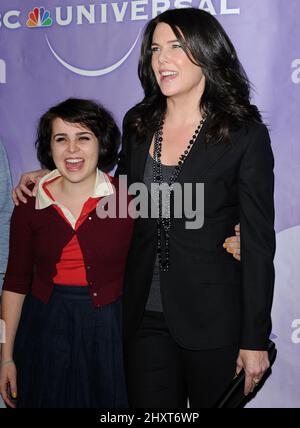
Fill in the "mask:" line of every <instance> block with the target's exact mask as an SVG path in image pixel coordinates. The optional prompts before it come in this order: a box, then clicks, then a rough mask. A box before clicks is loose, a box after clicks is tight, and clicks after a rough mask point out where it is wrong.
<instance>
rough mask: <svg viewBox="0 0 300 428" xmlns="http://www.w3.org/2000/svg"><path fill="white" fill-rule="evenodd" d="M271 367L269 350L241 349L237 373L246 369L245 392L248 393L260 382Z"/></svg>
mask: <svg viewBox="0 0 300 428" xmlns="http://www.w3.org/2000/svg"><path fill="white" fill-rule="evenodd" d="M269 367H270V362H269V357H268V352H267V351H249V350H245V349H240V352H239V356H238V359H237V362H236V373H237V374H238V373H239V372H240V371H241V370H242V369H244V370H245V387H244V394H245V395H248V394H249V393H250V392H253V391H254V388H255V387H256V386H257V384H258V383H259V382H260V380H261V378H262V376H263V374H264V373H265V371H266V370H268V368H269Z"/></svg>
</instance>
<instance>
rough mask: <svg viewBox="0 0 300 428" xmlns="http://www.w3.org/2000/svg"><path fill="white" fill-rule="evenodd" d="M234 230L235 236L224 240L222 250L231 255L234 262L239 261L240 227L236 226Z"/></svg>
mask: <svg viewBox="0 0 300 428" xmlns="http://www.w3.org/2000/svg"><path fill="white" fill-rule="evenodd" d="M234 230H235V236H230V237H229V238H227V239H225V242H224V244H223V248H225V249H226V251H227V252H228V253H231V254H232V255H233V257H234V258H235V259H236V260H238V261H241V241H240V225H239V224H237V225H236V226H235V228H234Z"/></svg>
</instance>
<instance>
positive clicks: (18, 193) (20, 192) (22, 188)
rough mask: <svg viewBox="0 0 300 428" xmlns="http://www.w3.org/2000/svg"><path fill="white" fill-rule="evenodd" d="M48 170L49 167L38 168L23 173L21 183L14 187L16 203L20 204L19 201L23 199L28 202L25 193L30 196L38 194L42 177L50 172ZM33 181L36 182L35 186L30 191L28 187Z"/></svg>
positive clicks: (13, 195)
mask: <svg viewBox="0 0 300 428" xmlns="http://www.w3.org/2000/svg"><path fill="white" fill-rule="evenodd" d="M48 172H49V171H48V170H47V169H38V170H37V171H30V172H25V173H24V174H22V175H21V178H20V181H19V184H18V185H17V187H15V188H14V189H13V192H12V198H13V201H14V203H15V204H16V205H19V202H20V201H21V202H23V203H24V204H26V202H27V199H26V198H25V196H24V194H25V195H28V196H36V192H37V188H38V184H39V181H40V179H41V178H42V177H44V176H45V175H46V174H48ZM31 183H34V188H33V189H32V191H30V190H29V189H28V187H27V186H28V185H29V184H31Z"/></svg>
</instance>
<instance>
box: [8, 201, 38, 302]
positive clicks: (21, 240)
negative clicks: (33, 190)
mask: <svg viewBox="0 0 300 428" xmlns="http://www.w3.org/2000/svg"><path fill="white" fill-rule="evenodd" d="M33 205H34V199H33V200H32V199H30V200H28V202H27V204H20V205H19V206H16V207H15V208H14V211H13V214H12V217H11V224H10V237H9V256H8V264H7V270H6V273H5V278H4V283H3V290H6V291H12V292H14V293H20V294H27V293H28V292H29V290H30V288H31V282H32V277H33V266H34V256H33V239H34V237H33V231H32V226H31V215H30V214H31V212H32V210H33V209H34V207H33Z"/></svg>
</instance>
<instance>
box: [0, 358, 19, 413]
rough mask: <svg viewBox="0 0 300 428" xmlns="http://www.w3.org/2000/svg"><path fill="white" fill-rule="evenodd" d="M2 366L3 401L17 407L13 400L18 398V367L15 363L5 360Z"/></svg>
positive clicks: (0, 374) (1, 392)
mask: <svg viewBox="0 0 300 428" xmlns="http://www.w3.org/2000/svg"><path fill="white" fill-rule="evenodd" d="M1 364H2V365H1V367H0V394H1V395H2V398H3V401H4V402H5V403H6V404H7V405H8V406H10V407H13V408H15V407H16V403H15V402H14V401H13V400H15V399H16V398H17V369H16V366H15V363H14V362H13V361H12V360H11V361H7V362H5V361H3V362H2V363H1Z"/></svg>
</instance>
